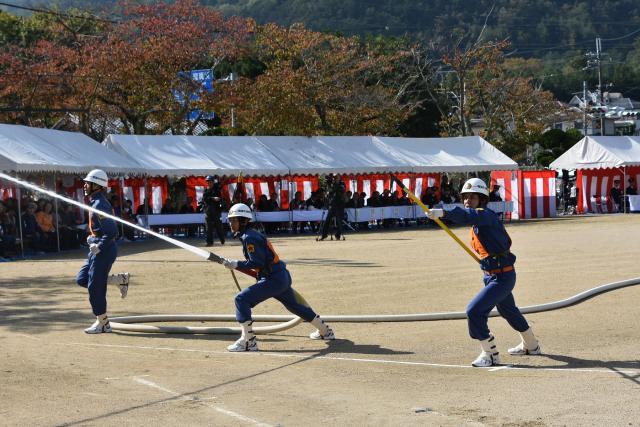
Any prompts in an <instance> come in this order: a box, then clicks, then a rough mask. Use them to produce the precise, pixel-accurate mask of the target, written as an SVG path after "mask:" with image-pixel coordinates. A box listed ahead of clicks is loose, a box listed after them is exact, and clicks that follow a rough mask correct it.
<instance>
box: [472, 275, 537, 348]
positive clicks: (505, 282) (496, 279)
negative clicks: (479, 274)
mask: <svg viewBox="0 0 640 427" xmlns="http://www.w3.org/2000/svg"><path fill="white" fill-rule="evenodd" d="M483 280H484V288H483V289H482V290H481V291H480V292H478V294H477V295H476V296H475V297H474V298H473V299H472V300H471V302H470V303H469V305H468V306H467V322H468V324H469V335H470V336H471V338H474V339H477V340H486V339H487V338H489V325H488V322H489V313H490V312H491V310H493V307H496V308H497V309H498V312H499V313H500V315H501V316H502V317H504V318H505V319H506V321H507V322H509V325H511V327H512V328H513V329H515V330H516V331H518V332H524V331H526V330H527V329H529V324H528V323H527V320H526V319H525V318H524V316H523V315H522V313H520V309H519V308H518V307H516V302H515V300H514V298H513V294H512V291H513V288H514V287H515V285H516V272H515V270H512V271H507V272H505V273H500V274H493V275H485V276H484V279H483Z"/></svg>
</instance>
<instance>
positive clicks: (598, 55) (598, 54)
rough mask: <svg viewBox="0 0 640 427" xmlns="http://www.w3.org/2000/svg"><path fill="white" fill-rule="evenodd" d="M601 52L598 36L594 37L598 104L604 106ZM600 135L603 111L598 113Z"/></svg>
mask: <svg viewBox="0 0 640 427" xmlns="http://www.w3.org/2000/svg"><path fill="white" fill-rule="evenodd" d="M601 53H602V43H601V41H600V37H597V38H596V61H597V63H598V90H599V91H600V105H601V106H603V107H604V93H603V92H602V61H601V60H600V54H601ZM600 135H601V136H603V135H604V113H600Z"/></svg>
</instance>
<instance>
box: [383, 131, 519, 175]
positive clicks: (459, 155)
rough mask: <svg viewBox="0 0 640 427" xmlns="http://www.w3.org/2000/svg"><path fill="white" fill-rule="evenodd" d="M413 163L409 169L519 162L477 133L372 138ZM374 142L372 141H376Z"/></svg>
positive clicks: (468, 168)
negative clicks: (458, 135) (472, 134)
mask: <svg viewBox="0 0 640 427" xmlns="http://www.w3.org/2000/svg"><path fill="white" fill-rule="evenodd" d="M374 140H375V141H379V142H380V143H383V144H385V145H387V146H388V147H389V148H390V149H392V150H393V151H394V154H395V156H396V157H397V158H399V159H401V160H402V161H403V162H404V163H406V164H410V165H411V166H412V170H411V171H412V172H479V171H492V170H515V169H518V164H517V163H516V162H514V161H513V160H511V159H510V158H509V157H507V156H506V155H505V154H504V153H502V152H501V151H500V150H498V149H497V148H496V147H494V146H493V145H491V144H489V143H488V142H487V141H485V140H484V139H482V138H481V137H479V136H463V137H457V138H384V137H378V138H374ZM375 141H374V142H375Z"/></svg>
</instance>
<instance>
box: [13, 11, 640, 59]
mask: <svg viewBox="0 0 640 427" xmlns="http://www.w3.org/2000/svg"><path fill="white" fill-rule="evenodd" d="M7 3H14V4H19V5H26V6H33V7H42V6H43V5H45V7H52V6H53V5H58V6H59V7H60V8H61V9H67V8H69V7H77V8H89V9H93V10H103V11H108V10H110V9H111V7H112V5H113V4H114V3H116V2H115V1H114V0H54V1H46V2H45V1H42V0H11V1H8V2H7ZM201 3H202V4H205V5H209V6H213V7H215V8H218V9H220V10H221V11H222V12H223V13H225V14H226V15H241V16H247V17H252V18H254V19H255V20H256V21H257V22H259V23H266V22H276V23H278V24H281V25H290V24H292V23H295V22H303V23H304V24H305V25H306V26H307V27H309V28H312V29H315V30H319V31H331V32H339V33H343V34H349V35H351V34H367V33H371V34H385V35H393V36H399V35H405V34H409V35H411V36H415V37H418V38H421V39H434V38H439V37H443V36H445V37H446V36H447V35H449V34H451V33H452V32H453V31H454V30H461V31H464V32H466V33H467V34H471V35H477V34H479V32H480V30H481V28H482V27H483V25H484V24H485V22H486V23H487V29H486V30H485V34H484V36H485V37H486V38H488V39H495V38H508V39H509V40H511V42H512V47H513V50H514V51H515V52H514V53H515V54H516V55H519V56H534V57H541V56H546V55H548V54H554V53H557V52H565V51H567V50H579V49H593V48H594V46H595V38H596V37H602V38H603V39H613V38H618V37H620V36H624V35H625V34H628V33H631V32H633V31H634V30H640V1H638V0H615V1H612V0H599V1H561V0H499V1H496V0H476V1H469V0H393V1H389V0H314V1H309V0H201ZM3 9H5V10H10V11H11V12H13V13H15V12H17V9H10V8H7V7H3ZM635 36H636V38H637V37H638V36H640V32H638V33H637V34H636V35H635ZM633 40H634V37H633V36H630V37H627V38H621V39H619V40H603V48H604V49H605V50H606V49H614V48H625V47H627V48H628V47H630V45H631V43H632V42H633Z"/></svg>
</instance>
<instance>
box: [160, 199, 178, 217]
mask: <svg viewBox="0 0 640 427" xmlns="http://www.w3.org/2000/svg"><path fill="white" fill-rule="evenodd" d="M160 213H161V214H163V215H167V214H172V213H176V210H175V208H174V206H173V201H172V200H171V198H169V197H167V200H165V201H164V205H162V209H160Z"/></svg>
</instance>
